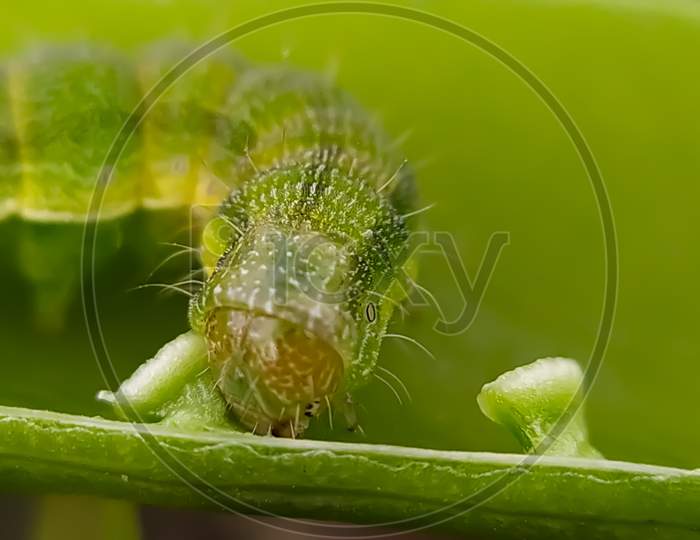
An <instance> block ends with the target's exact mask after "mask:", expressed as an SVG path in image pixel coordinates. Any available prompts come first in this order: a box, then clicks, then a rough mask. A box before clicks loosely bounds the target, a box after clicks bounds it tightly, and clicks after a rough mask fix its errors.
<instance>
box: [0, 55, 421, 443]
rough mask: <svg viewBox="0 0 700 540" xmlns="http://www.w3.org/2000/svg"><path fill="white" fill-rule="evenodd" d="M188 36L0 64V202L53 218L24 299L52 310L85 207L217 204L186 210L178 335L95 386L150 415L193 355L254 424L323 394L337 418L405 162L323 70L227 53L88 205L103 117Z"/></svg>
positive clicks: (179, 383) (202, 69) (365, 366)
mask: <svg viewBox="0 0 700 540" xmlns="http://www.w3.org/2000/svg"><path fill="white" fill-rule="evenodd" d="M186 52H187V46H186V45H183V44H180V43H172V42H168V43H160V44H156V45H154V46H151V47H149V48H148V49H147V50H146V51H143V52H142V53H141V54H140V55H138V58H136V59H128V58H125V57H122V56H121V55H120V54H119V53H117V52H115V51H111V50H108V49H105V48H102V47H97V46H94V45H88V44H81V45H69V46H59V47H51V48H49V47H43V48H39V49H34V50H31V51H30V52H28V53H27V54H26V55H24V56H21V57H19V58H17V59H16V60H13V61H11V62H9V63H8V64H7V67H6V69H4V70H3V71H2V79H0V80H1V81H2V84H1V85H0V143H1V146H0V175H1V178H2V180H1V182H0V209H1V210H2V212H3V215H4V216H5V217H9V216H10V215H13V214H15V215H17V216H19V217H20V218H21V219H24V220H31V221H35V222H41V223H54V224H56V226H55V227H54V228H53V229H54V230H55V231H57V232H56V233H55V234H52V235H51V236H50V238H49V240H48V242H49V244H47V243H46V242H47V241H46V240H44V245H43V247H42V249H44V251H48V253H49V257H50V258H51V257H52V256H53V258H54V259H55V260H56V262H55V264H54V265H53V268H52V270H51V271H50V272H46V271H45V270H42V269H37V268H36V265H35V264H31V263H27V264H26V265H24V266H23V268H24V270H25V273H26V274H27V276H28V277H29V279H30V280H31V281H32V282H33V283H34V287H35V289H36V295H37V305H38V306H39V310H40V312H41V313H43V314H44V318H45V319H46V318H48V319H49V320H50V318H51V317H52V316H55V314H57V313H59V314H60V311H61V309H62V306H63V305H64V304H65V302H66V298H67V297H68V296H69V294H70V292H71V291H72V290H73V289H74V284H75V280H76V279H77V268H76V266H77V262H76V254H75V253H74V252H73V251H74V250H73V248H69V247H68V246H73V245H74V243H71V241H72V240H73V239H74V238H75V234H76V230H78V229H80V227H79V225H80V224H82V223H83V222H84V221H85V220H93V219H99V220H100V223H105V224H107V226H108V225H109V223H111V222H117V221H118V220H119V219H121V218H122V217H123V216H126V215H128V214H130V213H131V212H134V211H135V210H136V209H139V208H141V209H147V210H149V211H153V212H158V211H160V210H162V209H168V208H178V207H188V206H198V207H203V208H214V210H211V211H208V212H206V211H205V212H203V213H200V219H202V220H204V224H203V226H202V227H201V228H202V231H203V232H202V235H201V240H200V243H199V246H198V251H199V254H200V258H201V263H202V265H203V267H204V270H205V279H204V281H203V284H202V286H201V287H200V288H199V289H198V290H197V291H196V293H195V294H194V295H193V298H192V300H191V303H190V309H189V323H190V326H191V331H190V332H188V333H187V334H184V335H183V336H180V337H179V338H176V339H175V340H174V341H173V342H171V343H169V344H168V345H166V346H165V347H164V348H163V349H162V350H161V351H160V352H159V353H158V354H157V355H156V356H155V357H154V358H153V359H152V360H150V361H149V362H147V363H145V364H144V365H142V366H141V368H140V369H139V370H137V372H136V373H135V374H134V375H133V376H132V377H131V378H130V379H129V380H127V381H125V382H124V384H123V385H122V387H121V388H120V389H119V390H118V391H117V392H115V393H109V392H103V393H101V398H102V399H103V400H106V401H110V402H112V403H115V404H119V403H123V400H127V401H128V402H129V404H130V406H132V407H133V408H134V409H136V410H138V411H140V412H144V413H150V412H154V411H155V410H157V409H158V407H159V406H160V405H161V404H162V403H160V402H162V401H163V400H164V399H166V398H165V397H164V396H166V395H167V396H170V397H172V396H174V395H176V394H177V392H178V391H179V390H180V389H181V388H182V387H183V385H185V384H186V381H187V380H188V379H189V378H191V377H193V376H194V374H195V373H198V372H199V371H200V368H201V367H202V365H204V366H205V367H207V366H208V368H209V371H210V375H211V377H212V378H213V380H214V381H215V382H216V386H217V388H218V390H219V391H220V393H221V395H222V396H223V398H224V399H225V401H226V403H227V404H228V406H229V407H230V409H231V410H232V411H233V414H234V416H235V418H236V419H237V420H238V422H239V423H240V424H242V425H243V426H244V427H246V428H247V429H249V430H252V431H254V432H255V433H259V434H265V433H272V434H274V435H279V436H300V435H301V434H303V432H304V430H305V429H306V428H307V427H308V425H309V421H310V419H311V418H313V417H314V416H317V415H318V414H320V412H321V411H323V410H324V409H327V408H329V407H330V406H331V403H335V404H337V406H341V407H343V408H344V410H346V412H347V416H348V417H349V418H350V420H349V422H350V423H351V424H352V423H353V420H352V417H353V414H354V413H353V412H352V410H351V407H350V403H351V400H350V397H349V396H350V395H351V393H352V392H353V391H354V390H355V389H356V388H357V387H359V386H360V385H362V384H364V383H365V382H367V381H368V380H369V378H370V377H371V375H372V373H373V370H374V368H375V364H376V362H377V358H378V354H379V349H380V345H381V342H382V338H383V336H384V333H385V332H386V328H387V324H388V322H389V320H390V318H391V316H392V312H393V309H394V306H395V305H397V304H398V303H399V302H400V301H401V300H402V298H403V296H404V295H405V292H404V288H403V287H402V283H401V282H400V277H401V275H402V274H403V273H405V270H406V267H407V266H408V264H409V263H408V260H407V256H406V255H407V250H406V246H407V244H408V241H409V236H410V233H411V227H412V225H411V220H410V219H406V216H408V215H409V214H412V213H413V212H414V209H415V207H416V206H415V205H416V198H417V195H416V187H415V181H414V175H413V174H412V171H411V169H410V167H409V166H408V165H407V164H406V162H405V160H403V159H402V158H401V157H400V156H399V155H397V153H396V151H395V150H394V148H393V146H392V144H391V143H390V141H389V140H388V139H387V137H386V136H385V135H384V133H383V132H382V131H381V129H380V128H378V127H377V125H376V123H375V122H374V121H372V119H371V118H370V116H369V115H368V114H367V113H366V112H365V111H364V110H363V109H362V108H361V107H360V106H359V105H358V104H357V103H356V102H355V101H354V100H353V99H352V98H351V97H350V96H349V95H348V94H346V93H345V92H343V91H342V90H340V89H338V88H336V87H335V86H334V84H332V83H331V82H329V81H328V80H326V79H325V78H324V77H320V76H318V75H315V74H313V73H307V72H302V71H296V70H293V69H291V68H289V67H284V66H283V67H276V66H271V67H266V66H262V67H261V66H252V65H250V64H249V63H248V62H246V61H244V60H243V59H241V58H240V57H238V56H236V55H234V54H233V53H230V52H224V53H222V54H217V55H214V56H211V57H208V58H207V59H205V60H204V61H203V62H202V63H201V64H200V65H198V66H197V69H196V70H194V71H193V72H192V73H191V74H188V76H187V77H185V78H184V79H183V81H180V82H178V83H176V84H175V85H174V86H173V87H172V88H171V89H170V90H169V91H168V92H166V94H165V95H163V96H161V98H160V99H159V100H158V101H157V102H156V103H155V104H154V106H153V108H152V110H151V111H150V112H149V114H148V115H147V116H146V117H145V118H144V119H143V122H142V123H141V124H140V126H139V128H138V130H137V132H136V133H134V135H133V136H132V138H131V140H130V142H129V144H128V146H127V147H126V149H125V151H124V152H123V154H122V158H121V159H120V160H119V162H118V163H114V164H109V165H110V166H112V167H113V173H112V179H111V183H110V185H109V187H108V189H107V191H106V193H105V198H104V202H103V205H102V208H101V212H100V214H99V215H90V214H88V208H89V201H90V197H91V195H92V192H93V189H94V185H95V184H94V183H95V179H96V178H97V176H98V173H99V169H100V167H101V165H102V160H103V158H104V156H105V155H106V152H107V149H108V147H109V145H110V143H111V141H112V139H113V137H114V135H115V133H116V131H117V130H118V129H119V127H120V126H121V124H122V123H123V122H124V119H125V118H126V116H127V115H128V113H129V110H130V108H131V107H132V106H133V104H134V103H135V102H136V101H137V99H138V97H139V96H140V95H141V94H142V93H144V92H145V91H146V90H147V89H148V88H149V87H150V86H151V85H152V84H153V83H154V82H155V81H156V80H157V79H158V77H160V76H161V75H162V74H163V73H165V72H166V71H167V69H169V68H170V67H171V66H172V65H174V64H175V62H176V61H177V60H178V59H179V58H181V57H182V56H183V55H184V54H185V53H186ZM217 179H218V180H217ZM58 224H60V226H59V225H58ZM107 230H109V228H107ZM37 241H38V240H36V239H35V240H33V241H29V242H27V243H26V244H27V245H28V246H29V247H28V248H27V249H30V250H31V249H32V247H31V246H32V245H33V242H34V243H36V242H37ZM109 249H110V248H109V247H107V248H105V250H104V251H105V253H106V255H103V256H109ZM51 254H53V255H51ZM27 260H30V258H27ZM98 262H99V261H98ZM71 284H73V285H71ZM52 314H54V315H52Z"/></svg>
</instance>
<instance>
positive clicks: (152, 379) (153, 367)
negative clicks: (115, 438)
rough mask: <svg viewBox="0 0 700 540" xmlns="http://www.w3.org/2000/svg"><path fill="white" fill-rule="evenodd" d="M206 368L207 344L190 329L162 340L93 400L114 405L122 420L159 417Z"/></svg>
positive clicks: (156, 418)
mask: <svg viewBox="0 0 700 540" xmlns="http://www.w3.org/2000/svg"><path fill="white" fill-rule="evenodd" d="M206 369H207V344H206V342H205V340H204V338H202V337H201V336H199V335H197V334H196V333H194V332H191V331H190V332H186V333H184V334H181V335H179V336H178V337H176V338H175V339H173V340H172V341H170V342H168V343H166V344H165V345H164V346H163V347H162V348H161V349H160V350H159V351H158V352H157V353H156V355H155V356H154V357H153V358H151V359H150V360H148V361H146V362H145V363H143V364H141V366H140V367H139V368H138V369H137V370H136V371H135V372H134V373H133V374H132V375H131V377H129V378H128V379H127V380H126V381H124V382H123V383H122V384H121V386H120V387H119V388H118V389H117V391H116V392H110V391H108V390H102V391H100V392H98V394H97V399H98V400H99V401H102V402H104V403H107V404H109V405H111V406H113V407H114V409H115V411H116V412H117V414H118V415H119V416H121V417H123V418H125V419H130V418H134V417H137V418H141V419H143V420H146V421H149V420H159V419H160V416H162V412H163V410H164V408H165V407H166V405H167V404H169V403H171V402H173V401H175V400H177V399H178V398H179V397H180V396H181V394H182V392H183V390H184V388H185V386H187V384H188V383H190V382H192V381H194V380H196V379H197V375H198V374H200V373H202V372H204V371H206Z"/></svg>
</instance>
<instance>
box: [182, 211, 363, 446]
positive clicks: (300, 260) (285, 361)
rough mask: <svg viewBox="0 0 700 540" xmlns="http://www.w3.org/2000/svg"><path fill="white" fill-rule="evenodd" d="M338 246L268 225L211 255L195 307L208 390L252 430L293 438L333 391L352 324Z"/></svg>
mask: <svg viewBox="0 0 700 540" xmlns="http://www.w3.org/2000/svg"><path fill="white" fill-rule="evenodd" d="M348 263H349V261H348V258H347V256H346V254H345V253H344V248H343V246H342V245H339V244H337V243H335V242H333V241H331V240H329V239H328V238H326V237H324V236H323V235H319V234H318V233H311V232H309V233H306V234H304V233H302V234H298V233H297V234H288V233H286V232H284V231H282V230H280V229H278V228H276V227H272V226H269V225H266V226H262V227H258V228H256V229H254V230H252V231H250V232H248V233H247V234H246V235H245V236H244V237H243V238H240V239H239V240H238V241H237V242H236V244H235V248H231V249H230V250H229V251H228V252H227V253H225V254H223V255H222V257H221V258H220V259H219V263H218V265H217V268H216V269H215V270H214V271H213V273H212V275H211V277H210V278H209V280H208V282H207V284H206V286H205V288H204V290H203V291H202V294H201V296H200V298H199V301H198V303H197V307H195V309H194V311H195V312H196V318H197V319H198V320H199V321H200V324H201V328H202V330H203V332H204V335H205V336H206V339H207V343H208V349H209V365H210V368H211V369H212V371H213V373H214V376H215V377H216V381H217V386H218V387H219V389H220V390H221V392H222V394H223V396H224V397H225V399H226V401H227V402H228V404H229V406H230V407H231V408H232V410H233V412H234V413H235V415H236V417H237V418H238V419H239V421H240V422H241V423H242V424H243V425H244V426H246V427H248V428H249V429H251V430H253V431H254V432H256V433H272V434H274V435H280V436H292V437H295V436H298V435H300V434H301V433H303V431H304V430H305V429H306V427H307V426H308V423H309V420H310V419H311V418H312V417H314V416H316V415H317V414H319V413H320V412H321V411H322V410H323V409H324V408H325V407H326V406H328V405H329V404H330V402H331V400H333V399H334V397H335V396H336V395H337V394H338V393H339V392H341V391H342V389H343V385H344V380H345V375H346V371H347V370H348V369H349V367H350V364H351V362H352V358H353V347H354V344H355V342H356V335H357V327H356V322H355V319H354V317H353V315H352V313H351V312H350V311H349V309H348V304H347V302H345V301H344V294H343V291H342V290H340V288H342V286H343V283H344V281H343V280H344V278H345V276H347V274H348Z"/></svg>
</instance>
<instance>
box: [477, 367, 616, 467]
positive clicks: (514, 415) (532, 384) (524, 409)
mask: <svg viewBox="0 0 700 540" xmlns="http://www.w3.org/2000/svg"><path fill="white" fill-rule="evenodd" d="M582 383H583V372H582V371H581V368H580V366H579V365H578V363H577V362H576V361H575V360H570V359H568V358H542V359H541V360H536V361H535V362H533V363H531V364H528V365H525V366H521V367H518V368H516V369H514V370H512V371H508V372H506V373H504V374H503V375H501V376H500V377H498V378H497V379H496V380H495V381H493V382H490V383H488V384H485V385H484V386H483V388H482V389H481V392H480V393H479V395H478V396H477V402H478V403H479V407H480V408H481V411H482V412H483V413H484V414H485V415H486V416H487V417H488V418H489V419H491V420H493V421H494V422H496V423H497V424H501V425H502V426H505V427H506V428H507V429H508V430H509V431H510V432H511V433H513V435H514V436H515V438H516V439H517V440H518V442H519V443H520V444H521V445H522V447H523V450H524V451H526V452H531V453H538V454H539V453H543V454H549V455H557V456H572V457H587V458H602V457H603V456H602V455H601V453H600V452H598V450H596V449H595V448H594V447H593V446H592V445H591V444H590V443H589V442H588V430H587V428H586V422H585V418H584V411H583V396H582V394H581V389H582Z"/></svg>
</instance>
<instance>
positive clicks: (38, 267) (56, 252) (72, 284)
mask: <svg viewBox="0 0 700 540" xmlns="http://www.w3.org/2000/svg"><path fill="white" fill-rule="evenodd" d="M83 233H84V231H83V226H82V225H81V224H77V223H71V224H61V225H58V226H57V225H56V224H54V223H41V222H39V223H36V222H23V223H22V228H21V230H20V234H19V242H18V250H19V253H18V263H19V267H20V271H21V272H22V274H23V275H24V276H25V278H26V279H27V280H28V281H29V283H30V284H31V287H32V294H33V304H34V306H33V307H34V320H35V325H36V326H37V327H38V329H40V330H42V331H45V332H57V331H59V330H61V328H62V326H63V323H64V319H65V315H66V311H67V310H68V308H69V307H70V305H71V304H72V303H73V302H74V301H75V299H76V296H77V295H76V292H77V291H78V285H79V280H80V262H81V251H82V249H83ZM99 239H100V246H99V248H98V249H97V250H96V251H95V252H94V254H91V255H90V257H91V259H92V263H93V264H94V265H95V267H96V268H102V267H104V265H105V264H107V263H108V262H109V261H110V260H112V258H113V257H114V255H115V254H116V252H117V251H118V250H119V248H120V247H121V244H122V230H121V224H120V223H119V222H118V221H111V222H107V223H104V224H101V225H100V234H99Z"/></svg>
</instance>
